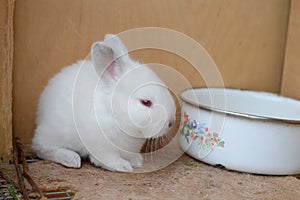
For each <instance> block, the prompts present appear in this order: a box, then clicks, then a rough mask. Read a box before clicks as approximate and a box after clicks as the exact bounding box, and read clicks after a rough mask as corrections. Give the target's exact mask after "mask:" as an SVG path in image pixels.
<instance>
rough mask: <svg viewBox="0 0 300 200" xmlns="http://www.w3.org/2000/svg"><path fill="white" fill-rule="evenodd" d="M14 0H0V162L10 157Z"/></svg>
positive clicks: (9, 159)
mask: <svg viewBox="0 0 300 200" xmlns="http://www.w3.org/2000/svg"><path fill="white" fill-rule="evenodd" d="M13 10H14V0H1V1H0V62H1V63H0V97H1V98H0V163H1V162H5V163H8V162H10V161H11V159H12V150H13V149H12V68H13Z"/></svg>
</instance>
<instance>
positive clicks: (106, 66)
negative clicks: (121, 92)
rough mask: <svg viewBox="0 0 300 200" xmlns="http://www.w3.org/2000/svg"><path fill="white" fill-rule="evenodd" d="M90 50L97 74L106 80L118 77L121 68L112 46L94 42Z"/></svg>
mask: <svg viewBox="0 0 300 200" xmlns="http://www.w3.org/2000/svg"><path fill="white" fill-rule="evenodd" d="M91 51H92V52H91V54H92V62H93V65H94V67H95V69H96V72H97V73H98V75H99V76H100V77H101V78H103V80H105V81H106V82H107V81H111V80H116V79H118V77H119V76H120V75H121V72H122V70H121V67H120V66H121V65H120V63H119V62H120V60H119V59H117V58H116V56H115V52H114V50H113V48H111V47H110V46H108V45H107V44H106V43H104V42H96V43H94V44H93V45H92V50H91Z"/></svg>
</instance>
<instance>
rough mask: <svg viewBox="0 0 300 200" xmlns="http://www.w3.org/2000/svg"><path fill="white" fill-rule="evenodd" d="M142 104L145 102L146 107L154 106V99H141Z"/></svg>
mask: <svg viewBox="0 0 300 200" xmlns="http://www.w3.org/2000/svg"><path fill="white" fill-rule="evenodd" d="M140 101H141V104H143V105H144V106H146V107H151V106H152V101H150V100H147V99H141V100H140Z"/></svg>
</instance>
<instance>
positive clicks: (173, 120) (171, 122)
mask: <svg viewBox="0 0 300 200" xmlns="http://www.w3.org/2000/svg"><path fill="white" fill-rule="evenodd" d="M174 122H175V119H171V120H170V121H169V124H168V126H169V128H171V127H172V126H173V124H174Z"/></svg>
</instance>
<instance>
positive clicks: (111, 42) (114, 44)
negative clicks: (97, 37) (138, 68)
mask: <svg viewBox="0 0 300 200" xmlns="http://www.w3.org/2000/svg"><path fill="white" fill-rule="evenodd" d="M104 42H105V43H106V44H107V45H108V46H110V47H111V48H112V49H113V51H114V54H115V55H114V56H115V59H120V60H121V61H122V60H124V59H127V58H128V57H129V56H128V50H127V49H126V47H125V46H124V44H123V42H122V41H121V39H120V38H119V37H118V36H116V35H113V34H107V35H105V38H104Z"/></svg>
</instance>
